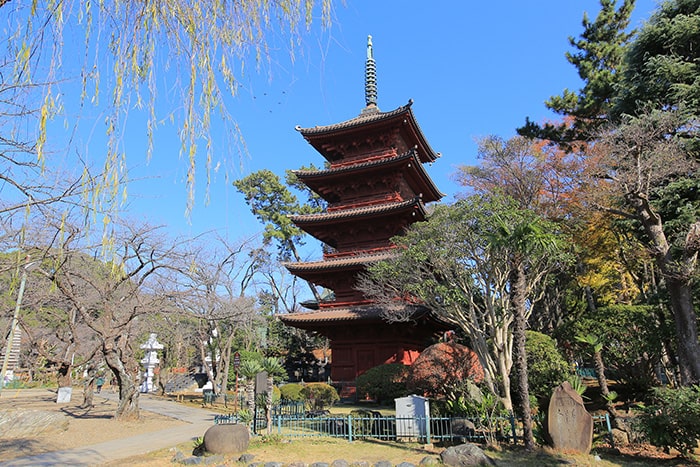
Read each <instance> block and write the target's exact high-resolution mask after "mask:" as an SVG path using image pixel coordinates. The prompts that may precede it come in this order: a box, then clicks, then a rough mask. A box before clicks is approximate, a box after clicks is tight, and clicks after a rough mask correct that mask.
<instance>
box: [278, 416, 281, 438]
mask: <svg viewBox="0 0 700 467" xmlns="http://www.w3.org/2000/svg"><path fill="white" fill-rule="evenodd" d="M277 434H279V435H281V434H282V414H280V415H277Z"/></svg>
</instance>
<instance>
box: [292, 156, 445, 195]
mask: <svg viewBox="0 0 700 467" xmlns="http://www.w3.org/2000/svg"><path fill="white" fill-rule="evenodd" d="M396 169H403V170H407V169H408V171H409V174H410V175H409V176H410V178H408V179H409V181H412V182H413V183H412V186H413V187H414V189H417V190H418V193H420V194H422V195H423V201H424V202H426V203H430V202H433V201H438V200H440V199H441V198H442V197H443V196H445V195H444V193H442V192H441V191H440V190H439V189H438V188H437V186H436V185H435V183H433V180H432V179H431V178H430V175H428V173H427V172H426V170H425V167H423V164H422V162H421V161H420V159H419V158H418V153H417V151H416V149H415V148H412V149H411V150H410V151H408V152H405V153H403V154H398V155H394V156H388V157H382V158H375V159H369V160H365V161H360V162H358V163H357V164H349V165H345V166H340V167H331V168H329V169H323V170H295V171H293V172H294V174H295V175H296V176H297V178H299V180H301V181H302V182H304V184H306V186H308V187H309V188H311V189H312V190H314V191H315V192H316V193H318V194H319V195H321V196H324V194H326V191H328V190H327V189H326V190H324V188H325V187H327V186H328V185H330V184H332V183H334V182H336V181H337V180H341V179H345V178H348V177H356V176H359V175H361V174H364V173H373V174H378V173H385V172H386V171H389V170H396Z"/></svg>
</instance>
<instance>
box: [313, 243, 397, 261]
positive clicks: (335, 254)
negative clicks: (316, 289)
mask: <svg viewBox="0 0 700 467" xmlns="http://www.w3.org/2000/svg"><path fill="white" fill-rule="evenodd" d="M394 249H396V245H389V246H381V247H377V248H367V249H363V250H353V251H342V252H341V251H332V252H327V253H326V252H324V253H323V259H324V260H329V259H340V258H351V257H353V256H371V255H375V254H379V253H384V252H388V251H392V250H394Z"/></svg>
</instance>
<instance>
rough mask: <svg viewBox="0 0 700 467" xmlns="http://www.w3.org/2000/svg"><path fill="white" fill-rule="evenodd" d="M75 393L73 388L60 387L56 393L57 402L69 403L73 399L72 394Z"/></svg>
mask: <svg viewBox="0 0 700 467" xmlns="http://www.w3.org/2000/svg"><path fill="white" fill-rule="evenodd" d="M72 394H73V388H70V387H65V388H58V392H57V393H56V403H57V404H67V403H69V402H70V400H71V395H72Z"/></svg>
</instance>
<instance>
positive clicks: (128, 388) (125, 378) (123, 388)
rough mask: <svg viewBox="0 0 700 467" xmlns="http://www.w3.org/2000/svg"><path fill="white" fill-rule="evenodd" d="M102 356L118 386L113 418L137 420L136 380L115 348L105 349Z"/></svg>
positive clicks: (137, 396) (137, 392)
mask: <svg viewBox="0 0 700 467" xmlns="http://www.w3.org/2000/svg"><path fill="white" fill-rule="evenodd" d="M104 358H105V363H107V366H108V367H109V368H110V370H112V373H113V374H114V377H115V378H116V379H117V385H118V386H119V404H118V406H117V410H116V412H115V414H114V418H115V419H117V420H138V418H139V415H140V414H139V391H138V382H137V381H136V379H135V378H134V377H133V375H131V374H129V372H128V371H127V369H126V367H125V366H124V363H123V362H122V361H121V359H120V358H119V354H118V352H117V351H116V350H114V349H106V350H105V351H104Z"/></svg>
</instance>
